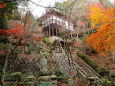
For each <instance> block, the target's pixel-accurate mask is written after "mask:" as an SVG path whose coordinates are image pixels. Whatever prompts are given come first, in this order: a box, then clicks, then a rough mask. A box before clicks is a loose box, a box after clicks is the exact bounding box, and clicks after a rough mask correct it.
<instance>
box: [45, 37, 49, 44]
mask: <svg viewBox="0 0 115 86" xmlns="http://www.w3.org/2000/svg"><path fill="white" fill-rule="evenodd" d="M43 42H44V43H46V44H51V41H50V39H49V37H44V38H43Z"/></svg>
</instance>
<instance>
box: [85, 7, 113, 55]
mask: <svg viewBox="0 0 115 86" xmlns="http://www.w3.org/2000/svg"><path fill="white" fill-rule="evenodd" d="M89 19H90V20H91V25H92V27H94V26H99V27H100V28H99V29H98V30H97V33H95V34H91V35H90V37H89V38H88V39H87V45H89V46H91V47H92V48H94V49H96V50H97V52H99V53H106V52H109V53H111V52H112V51H113V50H115V8H112V7H109V8H106V9H104V8H103V9H102V8H99V7H97V6H94V7H92V8H91V11H90V14H89Z"/></svg>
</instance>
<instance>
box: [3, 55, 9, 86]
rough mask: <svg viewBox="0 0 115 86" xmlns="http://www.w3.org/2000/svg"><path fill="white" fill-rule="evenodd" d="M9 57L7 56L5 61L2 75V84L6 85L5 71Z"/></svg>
mask: <svg viewBox="0 0 115 86" xmlns="http://www.w3.org/2000/svg"><path fill="white" fill-rule="evenodd" d="M8 57H9V56H6V58H5V61H4V66H3V68H2V75H1V86H4V77H5V72H6V68H7V64H8Z"/></svg>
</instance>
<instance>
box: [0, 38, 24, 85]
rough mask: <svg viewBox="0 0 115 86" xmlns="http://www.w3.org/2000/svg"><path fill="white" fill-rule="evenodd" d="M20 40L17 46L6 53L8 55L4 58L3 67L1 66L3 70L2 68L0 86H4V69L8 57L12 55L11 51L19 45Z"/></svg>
mask: <svg viewBox="0 0 115 86" xmlns="http://www.w3.org/2000/svg"><path fill="white" fill-rule="evenodd" d="M21 40H22V38H21V39H20V40H19V41H18V43H17V45H16V46H15V47H14V48H13V49H11V50H10V51H9V53H8V55H7V56H6V58H5V61H4V65H3V68H2V75H1V86H4V78H5V72H6V68H7V64H8V60H9V56H10V55H11V54H12V53H13V51H14V50H15V49H16V48H17V47H18V45H19V44H20V42H21Z"/></svg>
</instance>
